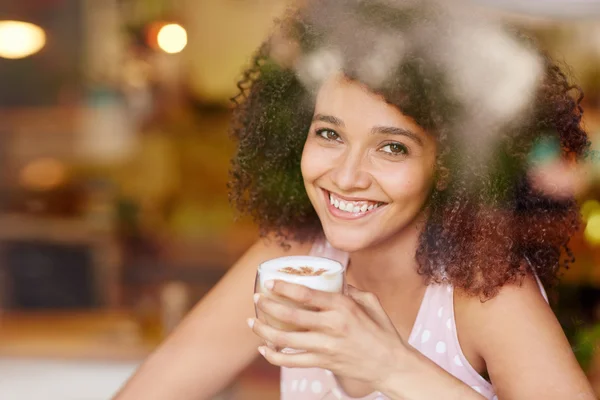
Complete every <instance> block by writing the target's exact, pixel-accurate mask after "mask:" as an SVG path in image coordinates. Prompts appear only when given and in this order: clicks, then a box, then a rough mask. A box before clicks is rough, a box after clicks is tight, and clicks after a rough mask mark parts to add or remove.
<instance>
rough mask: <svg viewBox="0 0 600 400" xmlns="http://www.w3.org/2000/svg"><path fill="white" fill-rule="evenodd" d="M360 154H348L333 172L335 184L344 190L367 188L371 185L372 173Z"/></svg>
mask: <svg viewBox="0 0 600 400" xmlns="http://www.w3.org/2000/svg"><path fill="white" fill-rule="evenodd" d="M363 163H364V160H363V159H362V157H361V156H360V155H358V154H354V155H353V154H347V155H345V156H344V157H343V158H342V159H340V160H339V164H338V165H337V166H336V167H335V169H334V170H333V173H332V178H331V179H332V181H333V184H334V185H336V186H337V187H338V188H339V189H340V190H342V191H344V192H352V191H356V190H365V189H368V188H369V187H370V186H371V175H370V174H369V173H368V172H367V171H366V170H365V168H364V165H363Z"/></svg>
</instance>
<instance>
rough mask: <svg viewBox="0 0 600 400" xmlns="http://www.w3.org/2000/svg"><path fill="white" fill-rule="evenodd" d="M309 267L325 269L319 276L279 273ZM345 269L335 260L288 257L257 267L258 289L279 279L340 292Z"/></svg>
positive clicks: (316, 288) (312, 287)
mask: <svg viewBox="0 0 600 400" xmlns="http://www.w3.org/2000/svg"><path fill="white" fill-rule="evenodd" d="M304 266H306V267H311V268H313V269H314V270H319V269H321V268H323V269H326V270H327V271H326V272H323V273H322V274H321V275H312V276H310V275H309V276H307V275H295V274H289V273H286V272H281V271H279V270H280V269H282V268H285V267H292V268H300V267H304ZM345 269H346V268H345V267H344V266H343V265H342V264H340V263H339V262H337V261H335V260H331V259H329V258H323V257H312V256H288V257H280V258H275V259H273V260H269V261H265V262H264V263H262V264H261V265H260V266H259V267H258V271H259V276H260V287H261V289H262V288H263V287H264V283H265V281H268V280H270V279H279V280H282V281H286V282H291V283H296V284H299V285H304V286H306V287H309V288H311V289H315V290H322V291H324V292H341V291H342V288H343V285H344V273H345Z"/></svg>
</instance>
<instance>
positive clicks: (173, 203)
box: [0, 0, 600, 400]
mask: <svg viewBox="0 0 600 400" xmlns="http://www.w3.org/2000/svg"><path fill="white" fill-rule="evenodd" d="M480 3H482V4H484V5H486V6H488V7H491V8H490V11H491V12H494V13H499V14H501V15H502V16H503V17H504V18H507V19H508V20H510V21H511V22H514V23H515V24H517V25H520V26H522V27H523V28H524V29H526V30H527V31H528V32H530V34H531V35H533V36H535V37H536V38H538V40H539V42H540V43H541V45H542V47H543V48H544V49H545V50H547V51H548V52H549V53H550V54H551V55H553V56H554V57H556V58H557V59H558V60H561V61H564V62H566V63H567V64H569V65H570V66H571V71H570V72H571V76H572V77H573V78H574V79H575V80H576V81H577V82H578V83H579V84H580V85H581V86H582V88H583V90H584V92H585V94H586V97H585V100H584V103H583V107H584V109H585V124H586V126H587V128H588V130H589V133H590V135H591V138H592V141H593V146H592V147H593V149H595V148H596V143H598V141H599V139H600V138H599V137H598V136H599V135H600V63H599V61H600V10H599V9H600V6H598V3H594V2H593V1H586V2H584V1H571V2H568V4H567V7H565V6H564V5H563V6H562V7H561V6H560V5H559V3H560V2H559V1H551V2H545V1H539V2H536V3H535V9H532V8H526V7H524V6H522V4H525V3H523V2H520V3H519V2H510V1H504V2H500V1H498V2H494V1H490V0H488V1H480ZM565 3H567V2H565ZM584 3H585V4H584ZM287 5H288V3H286V2H284V1H282V0H200V1H198V0H195V1H192V0H18V1H17V0H3V1H2V2H1V3H0V399H3V400H4V399H6V400H22V399H23V400H30V399H48V400H54V399H57V400H58V399H60V400H75V399H77V400H81V399H89V400H96V399H98V400H99V399H108V398H110V397H111V396H112V395H113V394H114V393H115V392H116V391H117V390H118V388H119V387H120V385H121V384H122V383H123V382H124V381H125V380H126V379H127V377H128V376H129V375H130V374H131V373H132V372H133V370H134V369H135V367H136V366H137V365H138V364H139V363H140V362H141V360H143V359H144V358H145V357H146V356H147V355H148V354H149V353H150V352H151V351H152V350H153V349H154V348H155V347H156V346H157V345H158V343H159V342H160V341H161V340H162V338H164V337H165V335H166V334H168V332H169V331H170V330H171V329H173V327H174V326H176V325H177V323H178V321H179V320H180V319H181V317H182V315H183V314H185V312H186V311H187V310H189V308H190V307H192V305H193V304H194V303H196V302H197V301H198V300H199V299H201V298H202V296H203V295H204V294H205V293H206V292H207V291H208V290H209V289H210V288H211V287H212V286H213V285H214V284H215V283H216V282H217V281H218V280H219V279H220V277H221V276H222V275H223V274H224V273H225V271H226V270H227V269H228V268H229V267H230V266H231V265H232V263H233V262H234V261H235V260H236V259H237V257H239V256H240V255H241V253H243V252H244V251H245V250H246V248H247V247H248V246H249V245H250V244H251V243H252V242H253V241H254V240H256V238H257V231H256V228H255V227H254V226H253V225H252V224H251V223H250V222H249V221H246V220H244V219H239V220H235V219H234V213H233V211H232V210H231V208H230V207H229V205H228V202H227V189H226V183H227V179H228V167H229V158H230V156H231V155H232V151H233V143H232V142H231V141H230V140H229V137H228V125H229V118H230V103H229V98H230V97H231V96H233V95H235V94H236V86H235V82H236V80H237V78H239V76H240V72H241V69H242V67H243V66H244V65H245V64H247V63H248V61H249V57H250V56H251V54H252V53H253V51H254V49H255V48H256V47H257V46H258V45H259V44H260V42H261V41H262V40H263V38H264V37H265V35H266V34H267V33H268V32H269V30H270V28H271V23H272V20H273V18H274V17H276V16H278V15H280V14H281V13H282V12H283V11H284V9H285V7H286V6H287ZM499 6H500V7H499ZM578 7H579V8H578ZM586 7H588V8H586ZM590 9H593V10H592V11H593V12H592V11H590ZM599 150H600V149H599ZM591 155H592V156H591V157H590V158H589V160H588V165H587V167H586V170H585V185H584V186H583V187H582V189H581V190H580V195H579V196H580V201H581V206H582V213H583V215H584V218H585V221H586V222H585V224H584V225H583V226H582V229H581V231H580V232H579V233H578V234H577V235H576V236H575V237H574V238H573V239H572V241H571V248H572V249H573V251H574V253H575V257H576V263H575V264H574V266H573V267H572V268H571V269H570V270H569V271H567V272H566V273H565V276H564V279H563V280H562V284H561V287H560V297H559V302H558V305H557V307H556V309H555V311H556V313H557V315H558V316H559V319H560V321H561V323H562V325H563V328H564V329H565V331H566V333H567V335H568V336H569V340H570V341H571V343H572V345H573V348H574V350H575V353H576V355H577V357H578V359H579V361H580V362H581V364H582V366H583V368H584V369H585V371H586V372H587V373H588V375H589V377H590V380H591V381H592V383H593V384H594V386H595V387H596V388H597V393H598V394H600V352H598V351H597V350H598V348H599V347H598V345H599V344H600V247H597V246H599V245H600V203H598V202H597V201H596V200H595V199H598V198H600V196H599V194H600V185H599V184H600V152H598V153H594V152H592V153H591ZM201 356H202V355H201V354H198V357H201ZM278 379H279V375H278V370H277V369H276V368H274V367H271V366H270V365H267V364H266V363H265V362H264V361H263V360H262V358H259V359H257V361H256V363H255V364H253V365H252V366H251V367H249V368H248V369H247V370H246V371H245V372H244V373H243V374H242V375H241V376H240V377H239V379H237V380H236V381H235V382H234V383H233V384H232V385H231V387H229V388H227V390H226V391H224V392H223V393H222V394H221V395H220V397H219V398H222V399H276V398H278V389H279V383H278Z"/></svg>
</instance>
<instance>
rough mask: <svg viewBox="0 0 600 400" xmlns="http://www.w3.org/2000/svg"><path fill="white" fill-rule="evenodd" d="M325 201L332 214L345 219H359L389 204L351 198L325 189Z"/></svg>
mask: <svg viewBox="0 0 600 400" xmlns="http://www.w3.org/2000/svg"><path fill="white" fill-rule="evenodd" d="M323 193H324V195H325V201H327V203H328V207H327V208H328V210H329V212H330V213H331V214H333V215H334V216H336V217H338V218H343V219H358V218H362V217H364V216H366V215H369V214H371V213H373V212H375V211H377V210H378V209H380V208H382V207H384V206H386V205H387V203H383V202H380V201H373V200H366V199H349V198H346V197H341V196H339V195H336V194H335V193H332V192H330V191H327V190H325V189H323Z"/></svg>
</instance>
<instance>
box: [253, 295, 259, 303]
mask: <svg viewBox="0 0 600 400" xmlns="http://www.w3.org/2000/svg"><path fill="white" fill-rule="evenodd" d="M253 299H254V304H256V303H258V299H260V293H254V296H253Z"/></svg>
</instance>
